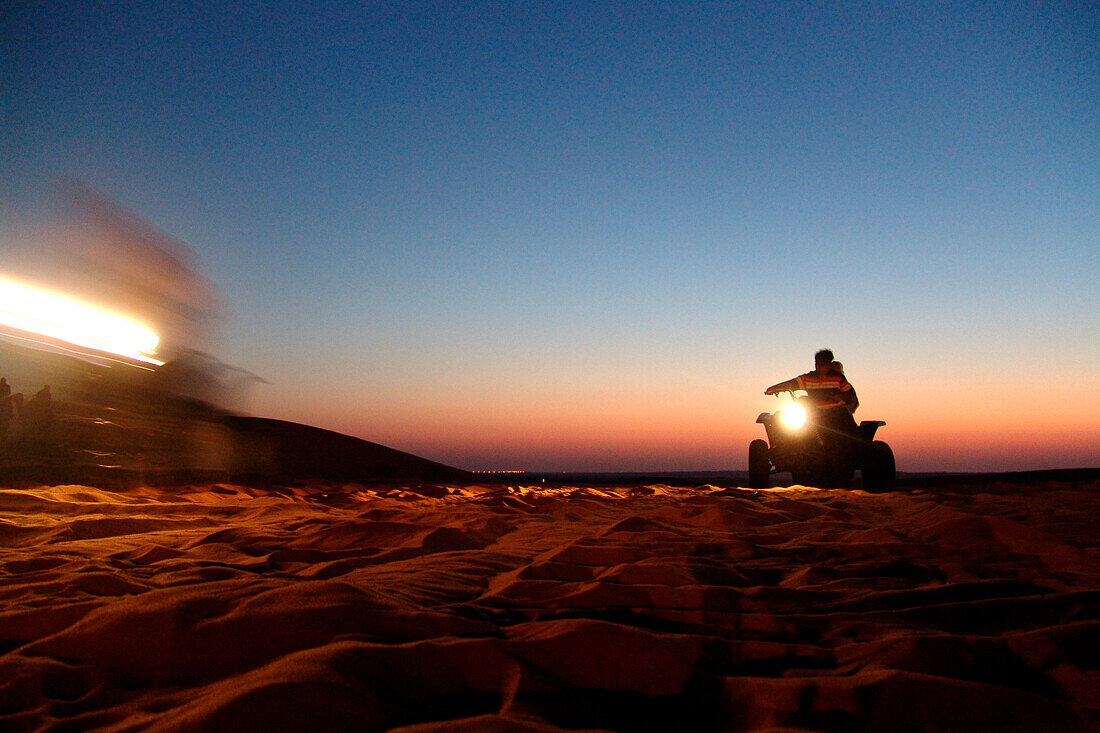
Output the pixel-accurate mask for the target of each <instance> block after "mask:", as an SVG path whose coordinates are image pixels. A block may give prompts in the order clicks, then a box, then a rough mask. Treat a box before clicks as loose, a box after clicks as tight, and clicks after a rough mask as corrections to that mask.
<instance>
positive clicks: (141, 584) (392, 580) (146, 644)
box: [0, 478, 1100, 731]
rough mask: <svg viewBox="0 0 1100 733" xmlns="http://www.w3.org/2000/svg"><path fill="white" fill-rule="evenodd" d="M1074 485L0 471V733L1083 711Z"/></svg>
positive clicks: (1088, 571)
mask: <svg viewBox="0 0 1100 733" xmlns="http://www.w3.org/2000/svg"><path fill="white" fill-rule="evenodd" d="M1098 492H1100V482H1098V481H1096V480H1095V478H1090V479H1088V480H1084V481H1068V482H1058V481H1045V482H1041V483H1032V484H1021V483H1012V484H1001V483H998V482H996V481H989V482H984V483H981V484H980V485H968V484H966V483H965V482H961V483H960V482H955V483H952V482H943V481H941V482H939V483H938V484H935V485H929V486H928V487H923V488H922V487H921V486H919V485H918V486H910V487H907V488H905V489H901V490H897V491H893V492H888V493H882V494H869V493H866V492H863V491H860V490H818V489H812V488H806V487H791V488H775V489H769V490H763V491H752V490H747V489H740V488H730V487H725V488H723V487H715V486H709V485H703V486H696V487H690V488H674V487H670V486H665V485H648V486H641V485H639V486H613V487H608V486H598V485H589V486H557V485H541V484H540V485H536V486H522V485H513V486H505V485H491V484H482V485H476V484H475V485H462V484H454V485H444V484H433V485H422V484H412V485H398V484H388V485H380V484H375V485H367V484H341V483H308V482H298V483H295V484H293V485H286V486H280V485H274V484H270V485H266V486H258V485H256V486H248V485H236V484H210V485H191V486H161V487H152V486H141V487H131V488H126V489H119V490H114V491H109V490H104V489H101V488H92V487H87V486H76V485H58V486H42V485H19V486H8V487H6V488H2V489H0V653H2V656H0V729H4V730H12V731H31V730H50V731H57V730H89V729H105V730H113V731H136V730H150V731H191V730H226V731H230V730H233V731H236V730H265V731H277V730H278V731H282V730H303V731H304V730H309V731H315V730H368V731H374V730H395V729H396V730H401V731H434V730H468V731H482V730H490V731H505V730H521V731H522V730H529V731H546V730H558V729H606V730H660V731H675V730H762V729H769V728H800V729H813V730H935V729H962V730H975V729H991V728H992V729H997V728H1000V729H1032V730H1040V729H1041V730H1061V731H1072V730H1092V729H1096V728H1097V727H1098V726H1100V652H1098V651H1097V650H1100V529H1098V520H1100V512H1098V510H1100V501H1098V496H1100V493H1098Z"/></svg>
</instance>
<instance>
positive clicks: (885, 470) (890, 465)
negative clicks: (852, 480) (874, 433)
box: [863, 440, 897, 491]
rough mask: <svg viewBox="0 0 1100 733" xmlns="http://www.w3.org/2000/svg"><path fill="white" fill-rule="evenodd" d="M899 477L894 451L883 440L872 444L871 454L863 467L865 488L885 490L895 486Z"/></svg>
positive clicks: (868, 489)
mask: <svg viewBox="0 0 1100 733" xmlns="http://www.w3.org/2000/svg"><path fill="white" fill-rule="evenodd" d="M896 478H897V466H896V465H895V463H894V451H893V450H891V449H890V446H889V445H887V444H886V443H884V442H883V441H881V440H876V441H875V442H873V443H872V444H871V454H870V455H869V456H868V459H867V465H866V466H864V468H863V488H865V489H866V490H867V491H884V490H886V489H890V488H893V486H894V481H895V480H896Z"/></svg>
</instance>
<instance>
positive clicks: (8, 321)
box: [0, 278, 164, 366]
mask: <svg viewBox="0 0 1100 733" xmlns="http://www.w3.org/2000/svg"><path fill="white" fill-rule="evenodd" d="M0 325H4V326H8V327H10V328H16V329H19V330H20V331H26V332H30V333H34V334H38V335H40V336H46V337H48V338H52V339H58V340H60V341H64V342H66V343H70V344H74V345H76V346H81V347H84V348H88V349H95V350H97V351H103V352H107V353H110V354H114V355H116V356H123V357H126V358H129V359H134V360H135V361H141V362H145V363H146V364H152V365H154V366H162V365H163V364H164V362H163V361H161V360H159V359H157V358H156V357H155V354H156V350H157V346H158V345H159V344H160V337H159V336H157V334H155V333H153V332H152V331H150V330H149V329H148V328H146V327H145V326H143V325H141V324H140V323H137V322H136V321H134V320H131V319H130V318H127V317H125V316H122V315H119V314H117V313H113V312H111V311H107V310H104V309H102V308H99V307H97V306H94V305H91V304H89V303H85V302H83V301H80V300H76V299H73V298H70V297H68V296H65V295H61V294H58V293H54V292H50V291H48V290H44V289H41V288H37V287H34V286H30V285H25V284H22V283H18V282H15V281H12V280H7V279H4V278H0Z"/></svg>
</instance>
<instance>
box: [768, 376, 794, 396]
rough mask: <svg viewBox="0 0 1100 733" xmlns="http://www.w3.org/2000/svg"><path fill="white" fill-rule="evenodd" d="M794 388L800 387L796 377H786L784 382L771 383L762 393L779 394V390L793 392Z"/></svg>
mask: <svg viewBox="0 0 1100 733" xmlns="http://www.w3.org/2000/svg"><path fill="white" fill-rule="evenodd" d="M796 389H802V387H801V386H799V383H798V378H797V377H795V378H794V379H788V380H787V381H786V382H780V383H779V384H773V385H772V386H770V387H768V388H767V389H766V390H764V394H779V393H780V392H793V391H794V390H796Z"/></svg>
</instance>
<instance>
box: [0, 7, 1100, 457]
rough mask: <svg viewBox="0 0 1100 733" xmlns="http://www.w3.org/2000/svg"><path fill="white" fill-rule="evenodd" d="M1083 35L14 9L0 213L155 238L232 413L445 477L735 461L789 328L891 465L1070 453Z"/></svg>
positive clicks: (1083, 307)
mask: <svg viewBox="0 0 1100 733" xmlns="http://www.w3.org/2000/svg"><path fill="white" fill-rule="evenodd" d="M1098 21H1100V10H1098V9H1097V7H1096V6H1095V4H1087V3H1003V4H988V5H986V4H978V3H871V2H863V3H844V4H826V3H783V4H773V3H713V4H711V3H694V4H691V6H690V8H689V7H684V4H680V3H605V4H599V3H552V4H551V3H514V4H513V3H465V4H449V3H411V4H394V5H389V4H372V3H365V4H340V3H316V4H304V3H286V4H274V3H242V4H231V5H230V6H229V7H227V6H226V5H225V4H223V3H166V4H163V5H161V4H157V5H153V4H149V5H143V4H138V5H137V6H133V7H125V8H123V7H122V6H116V5H113V4H104V5H94V6H86V5H85V4H83V3H73V4H72V5H71V6H70V7H66V6H65V5H64V4H60V3H57V4H50V5H49V6H48V7H46V6H38V5H35V4H22V5H21V7H18V8H16V9H14V10H9V11H5V15H4V16H3V22H4V29H5V35H6V37H8V38H10V39H12V40H13V41H14V42H13V43H10V44H5V45H6V46H7V48H6V50H4V51H2V52H0V53H2V54H3V56H0V59H2V63H3V69H4V74H3V75H2V79H3V84H4V87H5V89H4V94H3V97H4V98H5V99H6V100H7V102H6V103H5V105H4V112H3V122H4V124H3V132H2V133H0V180H2V183H3V186H2V187H0V188H2V190H0V216H2V217H3V221H4V222H6V223H10V222H19V221H22V220H28V219H34V218H35V217H38V216H41V215H42V212H43V210H44V209H45V207H46V204H45V194H44V192H46V191H48V189H49V185H50V181H51V180H53V179H54V178H55V177H56V176H58V175H73V176H77V177H79V178H80V179H82V180H84V181H85V182H87V183H88V184H90V185H92V186H94V187H95V188H97V189H99V190H100V191H102V192H104V193H105V194H107V195H108V196H111V197H112V198H114V199H116V200H118V201H120V202H121V203H122V204H123V205H125V206H127V207H129V208H130V209H132V210H134V211H135V212H137V213H138V214H140V215H141V216H143V217H144V218H146V219H147V220H149V221H150V222H152V223H153V224H155V225H156V226H158V227H160V228H161V229H163V230H165V231H167V232H170V233H171V234H172V235H174V236H176V237H178V238H180V239H182V240H183V241H185V242H187V243H188V244H189V245H190V246H191V247H192V249H193V250H194V253H195V258H196V261H197V263H198V269H199V270H200V271H201V272H202V273H203V274H204V275H206V276H207V277H208V278H209V279H210V280H211V281H212V282H213V283H214V284H215V286H216V287H217V288H218V289H219V290H221V291H222V293H223V294H224V297H225V300H226V302H227V305H228V315H227V317H226V319H225V320H224V322H223V323H221V324H220V326H219V330H218V334H219V337H218V340H217V343H216V345H215V346H216V348H215V351H216V353H218V355H219V356H222V358H224V359H225V360H226V361H228V362H230V363H233V364H237V365H240V366H243V367H245V368H247V369H250V370H251V371H253V372H255V373H257V374H260V375H261V376H264V377H265V378H267V379H268V380H269V381H270V382H271V384H269V385H266V386H264V387H263V388H261V389H260V390H258V391H257V393H256V395H255V398H254V409H255V410H256V411H258V412H260V413H262V414H269V415H273V416H277V417H284V418H288V419H295V420H300V421H303V422H309V423H312V424H318V425H321V426H323V427H331V428H334V429H339V430H343V431H346V432H350V433H353V434H355V435H359V436H361V437H364V438H367V439H369V440H374V441H376V442H381V443H385V444H387V445H392V446H394V447H397V448H402V449H405V450H410V451H413V452H417V453H420V454H422V455H426V456H428V457H431V458H435V459H437V460H442V461H445V462H449V463H452V464H455V465H460V466H462V467H464V468H511V467H519V468H530V469H536V468H537V469H561V470H570V469H588V468H600V469H611V470H629V469H632V468H638V469H639V470H648V469H654V468H667V469H677V468H682V469H691V468H698V469H710V468H723V467H731V468H741V467H742V464H743V463H744V456H743V455H742V454H743V453H744V446H743V445H742V444H743V443H745V442H747V439H748V438H751V437H755V432H754V431H755V430H756V429H757V426H755V425H753V424H752V421H753V419H754V418H755V415H756V413H757V412H759V411H761V410H763V409H769V408H770V407H772V406H773V403H774V400H771V399H770V398H764V397H763V396H762V394H761V392H762V390H763V388H764V387H765V386H767V385H768V384H771V383H773V382H774V381H778V380H779V379H783V378H787V377H789V376H792V375H794V374H796V373H798V372H801V371H805V370H806V369H808V368H809V366H810V364H809V362H810V361H811V355H812V353H813V351H814V350H816V349H817V348H819V347H821V346H826V345H827V346H832V348H834V350H835V351H836V352H837V354H838V357H839V358H841V359H842V360H843V361H844V362H845V363H846V365H847V367H848V373H849V376H850V377H851V378H852V381H853V383H855V384H856V387H857V389H859V391H860V394H861V399H862V401H863V404H864V408H863V411H865V412H866V413H867V414H863V415H862V417H864V418H872V417H881V418H884V419H887V421H888V422H889V427H888V428H886V429H885V430H887V431H893V435H892V436H891V437H892V441H893V443H894V445H895V451H896V452H897V453H898V461H899V466H900V467H901V468H903V469H905V468H909V469H912V470H920V469H935V468H951V469H958V470H963V469H966V468H968V467H974V468H980V469H983V470H984V469H988V468H1000V467H1003V468H1038V467H1047V466H1052V465H1085V464H1089V465H1095V464H1096V463H1097V462H1098V461H1100V455H1098V453H1097V449H1096V448H1095V446H1096V444H1097V443H1098V441H1097V438H1100V427H1098V426H1100V421H1098V420H1097V419H1096V417H1095V415H1096V413H1097V409H1098V408H1100V388H1098V387H1097V386H1096V385H1095V384H1094V382H1095V380H1091V379H1088V377H1090V376H1091V375H1092V374H1095V370H1096V364H1097V362H1098V358H1100V349H1098V347H1097V345H1096V344H1097V342H1098V341H1100V339H1098V338H1097V335H1098V334H1100V328H1098V320H1100V319H1098V316H1097V313H1098V312H1100V309H1098V308H1097V305H1098V302H1100V298H1098V297H1097V295H1098V286H1097V281H1098V278H1097V274H1098V273H1100V268H1098V254H1097V253H1098V252H1100V227H1098V222H1100V210H1098V209H1100V195H1098V194H1100V186H1098V183H1100V149H1098V147H1100V146H1098V135H1097V130H1098V129H1100V125H1098V120H1097V100H1098V99H1100V94H1098V91H1100V89H1098V82H1097V80H1098V79H1100V73H1098V72H1100V42H1098V41H1100V32H1098ZM1067 392H1070V393H1073V394H1074V399H1075V401H1078V402H1083V404H1082V405H1081V409H1082V411H1081V412H1080V413H1077V412H1075V413H1074V414H1073V416H1070V417H1067V418H1065V420H1064V421H1063V424H1062V425H1061V426H1060V427H1059V426H1056V425H1054V424H1051V422H1050V421H1049V420H1047V421H1046V422H1044V421H1043V420H1039V419H1038V418H1036V417H1035V413H1036V411H1042V412H1043V414H1044V415H1045V414H1048V411H1049V410H1050V409H1052V408H1054V409H1057V407H1056V406H1058V405H1060V404H1062V403H1064V401H1065V396H1066V395H1067ZM974 400H978V401H980V402H984V401H987V400H988V401H989V402H990V403H992V406H991V407H990V415H991V416H990V417H988V418H983V419H987V420H988V421H989V422H988V425H989V426H995V428H996V429H993V427H990V429H988V430H984V431H982V430H976V431H974V432H973V433H971V432H968V429H965V428H960V427H959V426H958V422H959V421H958V413H959V411H960V409H966V407H969V406H972V405H973V402H974ZM964 406H965V407H964ZM871 412H873V413H874V414H873V415H872V414H871ZM1044 419H1045V418H1044ZM978 424H982V425H986V423H984V422H982V421H981V420H979V421H978ZM937 426H941V427H940V428H938V427H937ZM937 430H939V431H940V432H937ZM951 430H958V431H959V432H958V433H957V434H954V433H951V432H950V431H951ZM944 431H946V432H944ZM1057 431H1065V433H1066V434H1069V435H1072V437H1071V438H1070V439H1069V440H1068V441H1067V439H1066V438H1065V435H1062V436H1058V435H1056V434H1055V432H1057ZM883 437H888V436H887V435H886V434H885V433H884V435H883ZM964 445H965V448H964V447H963V446H964Z"/></svg>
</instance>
